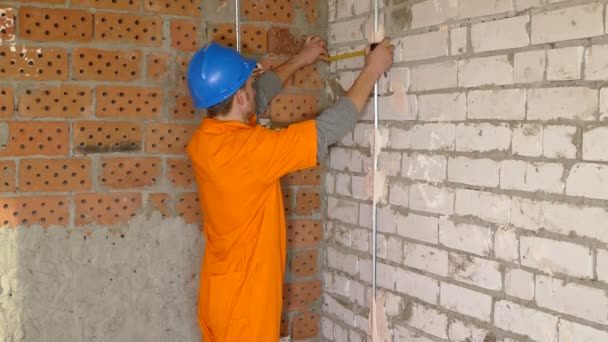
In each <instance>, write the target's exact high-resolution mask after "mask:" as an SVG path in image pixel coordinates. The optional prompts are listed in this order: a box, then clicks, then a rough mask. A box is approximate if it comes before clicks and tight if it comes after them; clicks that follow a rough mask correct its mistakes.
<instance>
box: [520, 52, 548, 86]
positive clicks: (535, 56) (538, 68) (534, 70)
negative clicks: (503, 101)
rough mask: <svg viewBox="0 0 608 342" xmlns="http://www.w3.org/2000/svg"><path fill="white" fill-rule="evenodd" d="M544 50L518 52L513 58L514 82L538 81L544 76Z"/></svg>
mask: <svg viewBox="0 0 608 342" xmlns="http://www.w3.org/2000/svg"><path fill="white" fill-rule="evenodd" d="M545 62H546V54H545V50H538V51H526V52H518V53H516V54H515V58H514V64H515V66H514V68H515V69H514V72H513V74H514V75H513V81H514V82H515V83H529V82H540V81H542V80H543V79H544V76H545Z"/></svg>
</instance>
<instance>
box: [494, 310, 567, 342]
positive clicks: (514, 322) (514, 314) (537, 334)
mask: <svg viewBox="0 0 608 342" xmlns="http://www.w3.org/2000/svg"><path fill="white" fill-rule="evenodd" d="M557 322H558V318H557V316H553V315H549V314H546V313H544V312H541V311H538V310H535V309H529V308H526V307H524V306H522V305H520V304H516V303H513V302H510V301H506V300H501V301H499V302H496V304H495V305H494V324H495V325H496V326H497V327H499V328H501V329H504V330H506V331H512V332H514V333H516V334H520V335H525V336H528V337H530V338H532V339H533V340H534V341H547V342H550V341H557Z"/></svg>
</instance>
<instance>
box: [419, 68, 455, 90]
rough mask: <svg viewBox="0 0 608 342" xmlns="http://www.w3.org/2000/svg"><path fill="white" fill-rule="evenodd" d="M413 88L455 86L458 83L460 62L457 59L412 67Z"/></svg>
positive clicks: (426, 88) (427, 88)
mask: <svg viewBox="0 0 608 342" xmlns="http://www.w3.org/2000/svg"><path fill="white" fill-rule="evenodd" d="M411 82H412V84H411V90H412V91H422V90H434V89H445V88H453V87H456V86H457V85H458V63H457V62H456V61H447V62H439V63H432V64H423V65H417V66H414V67H412V69H411Z"/></svg>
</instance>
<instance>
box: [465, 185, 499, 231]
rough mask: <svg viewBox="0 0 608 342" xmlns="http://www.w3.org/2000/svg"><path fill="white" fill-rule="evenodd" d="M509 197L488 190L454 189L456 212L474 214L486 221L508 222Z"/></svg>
mask: <svg viewBox="0 0 608 342" xmlns="http://www.w3.org/2000/svg"><path fill="white" fill-rule="evenodd" d="M510 210H511V199H510V198H509V197H508V196H505V195H498V194H493V193H490V192H483V191H476V190H468V189H458V190H456V206H455V212H456V214H459V215H463V216H467V215H471V216H476V217H479V218H481V219H483V220H486V221H488V222H495V223H508V222H509V215H510Z"/></svg>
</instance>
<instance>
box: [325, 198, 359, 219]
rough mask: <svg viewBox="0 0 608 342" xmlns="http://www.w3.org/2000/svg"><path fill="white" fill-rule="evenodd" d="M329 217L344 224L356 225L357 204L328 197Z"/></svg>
mask: <svg viewBox="0 0 608 342" xmlns="http://www.w3.org/2000/svg"><path fill="white" fill-rule="evenodd" d="M327 207H328V209H327V210H328V213H329V217H330V218H333V219H337V220H340V221H342V222H346V223H352V224H357V212H358V208H357V203H356V202H353V201H347V200H343V199H338V198H335V197H329V198H328V199H327Z"/></svg>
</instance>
